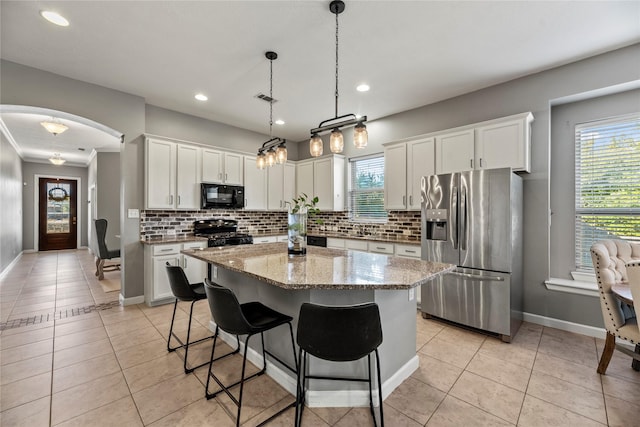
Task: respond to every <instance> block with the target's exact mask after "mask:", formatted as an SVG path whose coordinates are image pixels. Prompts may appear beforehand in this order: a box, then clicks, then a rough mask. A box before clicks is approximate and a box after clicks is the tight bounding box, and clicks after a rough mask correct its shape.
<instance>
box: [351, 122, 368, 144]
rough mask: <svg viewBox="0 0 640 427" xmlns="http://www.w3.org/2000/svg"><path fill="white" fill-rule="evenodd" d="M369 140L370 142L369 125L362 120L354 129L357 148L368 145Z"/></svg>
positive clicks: (354, 140) (354, 141)
mask: <svg viewBox="0 0 640 427" xmlns="http://www.w3.org/2000/svg"><path fill="white" fill-rule="evenodd" d="M367 142H369V134H368V132H367V127H366V126H365V125H364V123H362V122H360V123H358V124H357V125H356V127H355V128H354V129H353V145H355V146H356V148H364V147H366V146H367Z"/></svg>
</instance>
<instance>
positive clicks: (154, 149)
mask: <svg viewBox="0 0 640 427" xmlns="http://www.w3.org/2000/svg"><path fill="white" fill-rule="evenodd" d="M146 154H147V155H146V179H147V182H146V186H145V188H146V194H147V200H146V202H147V203H146V206H147V208H148V209H173V207H174V206H175V193H176V191H175V189H176V187H175V185H176V144H175V143H173V142H168V141H161V140H156V139H148V140H147V153H146Z"/></svg>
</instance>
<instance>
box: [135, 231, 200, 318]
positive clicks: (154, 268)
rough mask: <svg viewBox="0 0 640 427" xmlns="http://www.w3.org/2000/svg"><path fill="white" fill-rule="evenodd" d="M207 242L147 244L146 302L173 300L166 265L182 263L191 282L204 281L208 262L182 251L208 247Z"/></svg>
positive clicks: (155, 302) (168, 301)
mask: <svg viewBox="0 0 640 427" xmlns="http://www.w3.org/2000/svg"><path fill="white" fill-rule="evenodd" d="M206 247H207V243H206V242H188V243H182V244H181V243H174V244H166V245H147V246H145V250H144V258H145V260H144V302H145V303H146V304H147V305H149V306H154V305H160V304H166V303H170V302H173V301H174V300H175V297H174V295H173V292H171V285H170V284H169V276H168V275H167V269H166V265H167V262H168V263H169V264H170V265H180V266H181V267H182V268H183V269H184V272H185V274H186V276H187V279H188V280H189V283H198V282H202V281H203V280H204V278H205V277H206V276H207V264H206V263H205V262H204V261H200V260H197V259H195V258H192V257H190V256H187V255H182V254H181V253H180V251H181V250H183V249H195V248H206Z"/></svg>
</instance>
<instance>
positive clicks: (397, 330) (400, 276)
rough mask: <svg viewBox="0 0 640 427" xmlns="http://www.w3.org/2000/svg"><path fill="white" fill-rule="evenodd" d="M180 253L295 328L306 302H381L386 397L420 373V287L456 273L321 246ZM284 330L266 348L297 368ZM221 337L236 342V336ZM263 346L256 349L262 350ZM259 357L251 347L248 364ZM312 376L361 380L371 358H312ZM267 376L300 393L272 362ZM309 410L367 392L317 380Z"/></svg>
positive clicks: (355, 401)
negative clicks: (297, 253) (303, 251)
mask: <svg viewBox="0 0 640 427" xmlns="http://www.w3.org/2000/svg"><path fill="white" fill-rule="evenodd" d="M182 253H183V254H184V255H188V256H192V257H194V258H197V259H199V260H202V261H205V262H207V263H209V264H210V266H211V267H210V276H211V280H213V281H215V282H217V283H219V284H221V285H223V286H227V287H229V288H231V289H232V290H233V291H234V292H235V294H236V295H237V297H238V300H239V301H240V303H244V302H249V301H260V302H262V303H263V304H266V305H268V306H269V307H271V308H273V309H275V310H278V311H280V312H282V313H285V314H288V315H290V316H292V317H293V318H294V324H293V327H294V329H295V328H296V327H297V317H298V311H299V310H300V306H301V304H302V303H303V302H311V303H316V304H326V305H348V304H359V303H365V302H375V303H377V304H378V306H379V308H380V317H381V321H382V329H383V343H382V345H381V346H380V348H379V353H380V364H381V376H382V383H383V384H382V393H383V397H386V396H388V395H389V394H390V393H391V392H392V391H393V390H394V389H395V388H396V387H397V386H398V385H400V383H402V381H404V380H405V379H406V378H407V377H409V376H410V375H411V374H412V373H413V372H414V371H415V370H416V369H417V368H418V357H417V355H416V317H417V316H416V313H417V312H416V297H415V287H416V286H419V285H421V284H423V283H426V282H428V281H429V280H431V279H433V278H435V277H437V276H438V275H440V274H442V273H445V272H447V271H450V270H452V269H453V268H455V266H454V265H451V264H442V263H435V262H427V261H421V260H417V259H406V258H398V257H393V256H388V255H381V254H372V253H364V252H358V251H348V250H346V251H345V250H338V249H327V248H320V247H309V248H308V249H307V255H306V256H301V257H290V256H288V255H287V244H286V243H270V244H262V245H242V246H233V247H228V246H227V247H221V248H207V249H188V250H183V251H182ZM212 326H214V325H213V324H212ZM318 326H319V327H322V325H318ZM279 329H280V328H279ZM281 329H282V330H278V329H275V330H273V331H270V332H269V333H267V334H265V341H266V343H267V344H266V345H267V347H268V348H269V349H271V351H272V352H274V353H276V355H277V356H278V357H280V358H282V359H283V360H285V361H286V362H287V363H289V364H290V365H291V366H293V356H292V354H291V348H290V347H291V343H290V338H289V335H288V330H287V328H281ZM294 334H295V332H294ZM224 338H225V339H226V340H228V341H229V342H230V343H231V344H233V343H235V339H234V338H233V337H230V336H227V337H224ZM258 341H259V340H256V341H254V345H259V343H258ZM257 350H259V347H258V348H257ZM296 351H297V350H296ZM260 355H261V352H260V351H256V349H255V348H253V346H252V345H250V350H249V353H248V358H249V359H250V360H252V361H253V362H254V363H261V359H260V357H261V356H260ZM311 371H312V372H313V373H314V375H334V376H364V375H366V358H365V359H363V360H359V361H356V362H350V363H339V364H337V363H331V362H325V361H321V360H317V359H313V360H312V362H311ZM267 373H268V374H269V375H270V376H271V377H272V378H274V379H275V380H276V381H277V382H278V383H280V385H282V386H283V387H284V388H285V389H287V390H288V391H289V392H291V393H292V394H295V378H294V376H293V375H292V374H291V373H290V372H289V371H288V370H286V369H283V368H282V367H281V366H279V364H278V363H277V362H273V363H271V361H269V365H268V369H267ZM307 404H308V405H309V406H367V405H368V404H369V391H368V390H367V389H366V385H365V384H361V383H350V382H339V383H336V382H328V381H320V380H315V381H311V382H310V384H309V394H308V399H307Z"/></svg>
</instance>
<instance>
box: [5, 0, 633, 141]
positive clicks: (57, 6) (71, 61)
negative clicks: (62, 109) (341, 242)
mask: <svg viewBox="0 0 640 427" xmlns="http://www.w3.org/2000/svg"><path fill="white" fill-rule="evenodd" d="M328 4H329V1H326V0H322V1H318V0H306V1H305V0H297V1H83V2H75V1H6V0H2V2H1V3H0V12H1V29H0V37H1V51H0V52H1V57H2V58H3V59H6V60H9V61H13V62H17V63H20V64H24V65H28V66H31V67H35V68H39V69H42V70H46V71H50V72H53V73H57V74H61V75H64V76H68V77H71V78H74V79H78V80H82V81H86V82H90V83H94V84H98V85H101V86H105V87H109V88H113V89H116V90H120V91H123V92H127V93H131V94H135V95H139V96H141V97H144V98H145V99H146V101H147V103H148V104H152V105H156V106H159V107H163V108H167V109H171V110H175V111H180V112H183V113H187V114H192V115H195V116H199V117H204V118H207V119H211V120H215V121H218V122H222V123H227V124H230V125H234V126H238V127H241V128H245V129H250V130H253V131H256V132H261V133H264V134H268V132H269V126H268V122H269V106H268V103H266V102H265V101H261V100H258V99H256V98H255V95H257V94H258V93H265V94H268V93H269V61H268V60H267V59H266V58H265V57H264V52H266V51H268V50H273V51H275V52H277V53H278V55H279V58H278V59H277V60H276V61H274V63H273V72H274V83H273V85H274V87H273V96H274V98H276V99H277V100H278V102H277V103H275V104H274V106H273V109H274V120H275V119H279V118H282V119H283V120H285V121H286V124H285V125H283V126H276V125H274V132H273V133H274V135H277V136H281V137H284V138H287V139H291V140H295V141H300V140H304V139H306V138H308V136H309V129H311V128H314V127H316V126H317V125H318V124H319V122H320V121H322V120H325V119H328V118H331V117H333V116H334V86H335V72H334V67H335V63H334V61H335V50H334V49H335V47H334V46H335V17H334V15H333V14H332V13H331V12H330V11H329V7H328ZM42 9H47V10H55V11H57V12H59V13H61V14H62V15H64V16H65V17H66V18H67V19H68V20H69V21H70V23H71V24H70V26H69V27H66V28H62V27H57V26H54V25H52V24H50V23H48V22H46V21H45V20H43V19H42V18H41V17H40V15H39V11H40V10H42ZM339 22H340V75H339V78H340V87H339V89H340V98H339V111H338V113H339V115H342V114H347V113H355V114H366V115H367V116H368V118H369V120H374V119H377V118H380V117H384V116H387V115H390V114H394V113H398V112H401V111H406V110H409V109H412V108H416V107H419V106H422V105H427V104H431V103H434V102H437V101H440V100H443V99H447V98H451V97H454V96H457V95H461V94H464V93H468V92H471V91H474V90H478V89H481V88H484V87H488V86H491V85H495V84H498V83H501V82H505V81H508V80H512V79H514V78H517V77H521V76H525V75H528V74H532V73H536V72H539V71H542V70H545V69H549V68H553V67H557V66H559V65H563V64H567V63H570V62H574V61H576V60H579V59H583V58H586V57H590V56H593V55H597V54H599V53H603V52H606V51H610V50H614V49H617V48H620V47H624V46H627V45H630V44H634V43H637V42H639V41H640V1H584V2H583V1H511V2H505V1H495V2H489V1H466V2H458V1H374V0H368V1H365V0H360V1H355V0H352V1H346V10H345V12H344V13H342V14H341V15H340V16H339ZM361 82H366V83H368V84H369V85H370V86H371V90H370V91H369V92H367V93H360V92H357V91H356V90H355V87H356V85H357V84H359V83H361ZM197 92H202V93H205V94H206V95H208V97H209V101H207V102H204V103H202V102H199V101H196V100H195V99H194V98H193V96H194V94H195V93H197ZM2 119H3V120H5V121H8V122H9V123H8V124H7V127H8V128H9V130H10V131H11V132H12V134H13V135H14V138H15V139H16V140H17V142H18V143H19V144H20V145H21V146H22V145H25V146H28V145H29V144H30V142H31V139H30V138H31V134H30V133H27V131H26V130H25V129H24V127H16V128H15V131H14V128H12V126H13V124H12V123H13V121H14V119H15V118H13V117H5V114H2ZM17 120H18V119H15V121H16V122H17ZM38 126H39V125H38ZM72 134H73V132H71V130H70V131H67V132H65V133H64V134H61V135H58V136H57V137H56V138H57V139H58V140H64V139H65V138H67V137H71V136H72Z"/></svg>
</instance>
